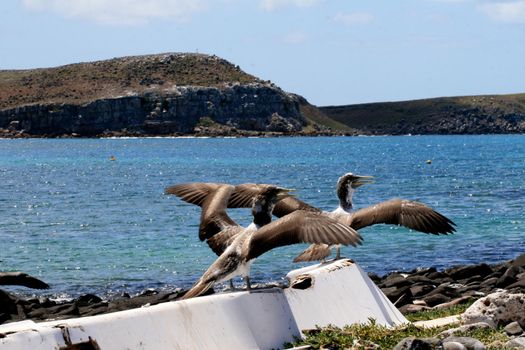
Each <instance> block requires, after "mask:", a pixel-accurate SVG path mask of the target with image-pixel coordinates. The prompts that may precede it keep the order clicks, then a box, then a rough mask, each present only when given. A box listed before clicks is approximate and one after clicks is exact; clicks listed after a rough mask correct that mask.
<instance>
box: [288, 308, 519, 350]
mask: <svg viewBox="0 0 525 350" xmlns="http://www.w3.org/2000/svg"><path fill="white" fill-rule="evenodd" d="M472 302H473V301H471V302H468V303H465V304H461V305H456V306H453V307H451V308H446V309H441V310H426V311H421V312H418V313H413V314H410V315H405V316H406V317H407V319H409V320H410V321H411V322H415V321H423V320H431V319H436V318H441V317H446V316H451V315H457V314H461V313H463V312H464V311H465V310H466V309H467V308H468V307H469V306H470V305H471V304H472ZM457 326H459V324H452V325H448V326H443V327H435V328H426V329H421V328H417V327H415V326H414V325H412V324H407V325H404V326H400V327H395V328H387V327H385V326H382V325H379V324H377V323H376V322H375V320H373V319H370V320H369V322H367V323H364V324H354V325H351V326H346V327H344V328H338V327H335V326H328V327H324V328H316V329H313V330H305V331H303V334H304V335H305V338H304V339H297V340H296V341H294V342H292V343H288V344H285V345H284V347H285V348H287V347H288V348H289V347H293V346H301V345H310V346H311V347H312V348H314V349H321V348H325V349H326V348H329V349H346V348H351V349H356V350H357V349H369V348H370V347H369V346H371V345H372V344H377V345H379V346H380V349H392V348H393V347H394V346H395V345H396V344H398V343H399V342H400V341H401V340H403V339H405V338H407V337H414V338H433V337H436V336H438V335H439V334H440V333H441V332H443V331H445V330H447V329H451V328H455V327H457ZM455 335H456V336H463V337H472V338H475V339H478V340H479V341H481V342H482V343H483V344H485V345H486V346H487V349H488V350H496V349H502V346H501V345H494V346H489V344H492V343H494V342H499V344H504V343H506V342H507V341H508V340H509V338H508V337H507V336H506V335H505V332H504V331H503V329H496V330H495V329H475V330H472V331H468V332H458V333H456V334H455ZM442 337H443V336H441V337H440V338H442Z"/></svg>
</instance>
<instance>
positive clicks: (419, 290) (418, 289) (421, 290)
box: [410, 284, 435, 298]
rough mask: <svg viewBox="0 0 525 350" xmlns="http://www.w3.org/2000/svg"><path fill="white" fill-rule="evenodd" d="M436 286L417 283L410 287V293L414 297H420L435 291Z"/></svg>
mask: <svg viewBox="0 0 525 350" xmlns="http://www.w3.org/2000/svg"><path fill="white" fill-rule="evenodd" d="M434 289H435V287H433V286H430V285H428V284H423V285H415V286H413V287H410V293H412V295H413V296H414V298H419V297H420V296H422V295H426V294H428V293H430V292H431V291H433V290H434Z"/></svg>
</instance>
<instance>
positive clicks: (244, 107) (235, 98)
mask: <svg viewBox="0 0 525 350" xmlns="http://www.w3.org/2000/svg"><path fill="white" fill-rule="evenodd" d="M205 119H211V120H213V121H214V122H216V123H219V124H223V125H226V126H229V127H231V128H236V129H243V130H255V131H281V132H292V131H299V130H301V129H302V128H303V126H305V125H306V120H305V118H304V117H303V116H302V115H301V113H300V112H299V99H298V98H296V97H295V96H294V95H289V94H286V93H284V92H283V91H282V90H280V89H278V88H276V87H273V86H269V85H264V84H259V83H253V84H249V85H233V86H229V87H224V88H220V89H219V88H215V87H205V88H204V87H202V88H199V87H174V88H172V89H171V91H169V92H164V93H157V92H148V93H144V94H136V95H134V96H125V97H116V98H104V99H98V100H95V101H92V102H89V103H85V104H81V105H77V104H70V103H61V104H56V103H44V104H31V105H26V106H22V107H17V108H12V109H5V110H2V111H0V128H4V129H8V130H12V131H14V130H18V131H20V132H24V133H26V134H30V135H46V136H58V135H64V134H66V135H67V134H71V135H80V136H94V135H100V134H104V133H108V134H109V133H111V132H122V133H128V134H148V135H166V134H173V133H192V132H194V130H195V128H196V127H197V126H198V125H199V123H200V121H201V120H205Z"/></svg>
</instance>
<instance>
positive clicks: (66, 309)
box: [0, 254, 525, 324]
mask: <svg viewBox="0 0 525 350" xmlns="http://www.w3.org/2000/svg"><path fill="white" fill-rule="evenodd" d="M369 276H370V278H371V279H372V280H373V281H374V282H375V283H376V284H377V285H378V286H379V287H380V288H381V290H382V291H383V292H384V293H385V295H386V296H387V297H388V298H389V299H390V300H391V301H392V302H393V303H394V304H395V305H396V306H397V307H398V308H399V309H400V310H401V312H403V313H405V314H407V313H411V312H415V311H421V310H425V309H431V308H445V307H450V306H452V305H455V304H459V303H465V302H468V301H471V300H474V299H479V298H482V297H484V296H487V295H489V294H491V293H493V292H496V291H500V290H507V291H509V292H512V293H525V254H522V255H520V256H518V257H517V258H516V259H514V260H510V261H506V262H503V263H500V264H496V265H487V264H484V263H481V264H476V265H468V266H455V267H451V268H448V269H445V270H442V271H438V270H436V269H435V268H426V269H418V270H413V271H408V272H393V273H390V274H388V275H385V276H382V277H379V276H377V275H375V274H369ZM183 293H184V291H183V290H182V289H180V288H175V289H173V290H162V291H159V290H147V291H145V292H143V293H141V294H139V295H137V296H133V297H131V296H129V295H127V294H123V295H120V296H118V297H114V298H111V299H110V300H103V299H102V298H101V297H99V296H96V295H93V294H86V295H83V296H81V297H79V298H77V299H75V300H71V301H66V302H57V301H53V300H50V299H49V298H45V297H40V298H31V299H25V298H22V297H19V296H16V295H14V294H11V293H9V292H6V291H2V290H0V324H1V323H6V322H14V321H20V320H25V319H31V320H35V321H43V320H49V319H63V318H73V317H80V316H92V315H98V314H103V313H109V312H115V311H121V310H126V309H132V308H137V307H142V306H144V305H155V304H159V303H163V302H168V301H173V300H175V299H177V298H178V297H179V296H181V295H182V294H183Z"/></svg>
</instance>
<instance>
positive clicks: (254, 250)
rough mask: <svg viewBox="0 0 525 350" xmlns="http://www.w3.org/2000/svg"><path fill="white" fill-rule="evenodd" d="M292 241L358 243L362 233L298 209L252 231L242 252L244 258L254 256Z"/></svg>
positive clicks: (320, 215)
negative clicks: (245, 248) (247, 245)
mask: <svg viewBox="0 0 525 350" xmlns="http://www.w3.org/2000/svg"><path fill="white" fill-rule="evenodd" d="M295 243H325V244H344V245H348V244H351V245H354V246H355V245H357V244H360V243H361V236H360V235H359V233H357V231H355V230H354V229H352V228H351V227H349V226H346V225H344V224H341V223H339V222H337V221H335V220H333V219H331V218H329V217H328V216H326V215H324V214H322V213H316V212H311V211H307V210H298V211H294V212H293V213H291V214H288V215H286V216H284V217H282V218H281V219H279V220H277V221H274V222H272V223H270V224H268V225H265V226H263V227H261V228H260V229H258V230H257V231H255V232H254V233H253V234H252V237H251V239H250V240H249V243H248V244H249V247H248V249H247V251H246V252H245V253H246V259H247V260H250V259H254V258H256V257H258V256H260V255H261V254H264V253H265V252H267V251H269V250H271V249H273V248H277V247H281V246H285V245H290V244H295Z"/></svg>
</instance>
